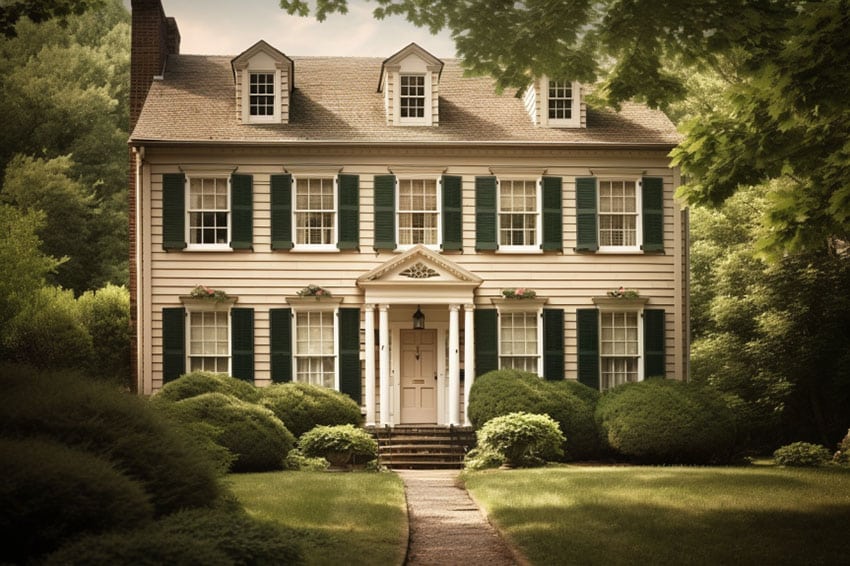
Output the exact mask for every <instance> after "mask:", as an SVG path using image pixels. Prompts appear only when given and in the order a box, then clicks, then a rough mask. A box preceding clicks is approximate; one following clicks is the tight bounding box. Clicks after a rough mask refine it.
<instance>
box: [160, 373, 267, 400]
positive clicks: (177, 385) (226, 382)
mask: <svg viewBox="0 0 850 566" xmlns="http://www.w3.org/2000/svg"><path fill="white" fill-rule="evenodd" d="M204 393H223V394H225V395H230V396H232V397H236V398H237V399H241V400H242V401H248V402H249V403H256V402H258V401H259V400H260V398H261V397H262V394H261V393H260V390H259V389H258V388H257V387H255V386H254V385H253V384H252V383H248V382H247V381H244V380H241V379H236V378H235V377H230V376H229V375H227V374H226V373H213V372H211V371H193V372H191V373H187V374H184V375H181V376H180V377H179V378H178V379H175V380H174V381H171V382H169V383H166V384H165V385H164V386H163V387H162V389H160V390H159V392H158V393H157V394H156V395H154V396H153V397H151V402H152V403H164V402H168V401H171V402H174V401H182V400H183V399H189V398H190V397H197V396H198V395H203V394H204Z"/></svg>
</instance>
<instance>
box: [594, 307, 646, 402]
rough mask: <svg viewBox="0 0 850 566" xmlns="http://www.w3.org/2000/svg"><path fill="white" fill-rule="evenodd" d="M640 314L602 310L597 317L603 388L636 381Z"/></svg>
mask: <svg viewBox="0 0 850 566" xmlns="http://www.w3.org/2000/svg"><path fill="white" fill-rule="evenodd" d="M639 314H640V313H638V312H637V311H623V312H620V311H602V312H600V313H599V316H600V338H599V354H600V365H601V368H600V370H601V379H602V383H601V388H602V390H603V391H605V390H607V389H611V388H612V387H616V386H617V385H622V384H623V383H630V382H633V381H638V380H639V379H640V378H641V376H640V367H639V364H638V361H639V359H640V348H639V345H640V342H641V340H640V335H639V332H640V325H639V324H638V320H639V318H640V316H639Z"/></svg>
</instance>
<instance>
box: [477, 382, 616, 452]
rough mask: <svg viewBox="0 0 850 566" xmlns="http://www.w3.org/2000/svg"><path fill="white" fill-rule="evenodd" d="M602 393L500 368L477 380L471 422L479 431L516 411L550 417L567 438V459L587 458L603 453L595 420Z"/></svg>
mask: <svg viewBox="0 0 850 566" xmlns="http://www.w3.org/2000/svg"><path fill="white" fill-rule="evenodd" d="M597 398H598V393H597V392H595V391H594V390H593V389H591V388H589V387H587V386H585V385H583V384H580V383H575V382H571V381H564V380H559V381H546V380H543V379H541V378H540V377H538V376H537V375H535V374H533V373H529V372H524V371H518V370H512V369H500V370H495V371H491V372H488V373H485V374H484V375H481V376H479V377H477V378H476V379H475V382H474V383H473V384H472V390H471V391H470V395H469V419H470V421H471V422H472V425H473V426H474V427H475V428H476V429H480V428H481V427H482V426H484V423H486V422H487V421H489V420H490V419H492V418H495V417H499V416H503V415H507V414H510V413H515V412H525V413H533V414H540V415H549V416H550V417H552V418H553V419H555V421H557V422H558V425H559V427H560V428H561V432H562V433H563V434H564V436H565V437H566V439H567V440H566V444H565V446H564V451H565V457H566V458H569V459H587V458H593V457H596V456H598V454H599V437H600V433H599V428H598V426H597V424H596V420H595V419H594V416H593V412H594V409H595V404H596V399H597Z"/></svg>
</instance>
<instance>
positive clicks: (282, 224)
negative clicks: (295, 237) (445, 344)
mask: <svg viewBox="0 0 850 566" xmlns="http://www.w3.org/2000/svg"><path fill="white" fill-rule="evenodd" d="M270 185H271V186H270V190H271V222H272V249H273V250H290V249H292V175H272V176H271V178H270Z"/></svg>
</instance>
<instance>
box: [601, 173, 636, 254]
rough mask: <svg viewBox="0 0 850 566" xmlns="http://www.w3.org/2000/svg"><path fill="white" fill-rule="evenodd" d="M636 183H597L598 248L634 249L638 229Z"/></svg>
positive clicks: (606, 181)
mask: <svg viewBox="0 0 850 566" xmlns="http://www.w3.org/2000/svg"><path fill="white" fill-rule="evenodd" d="M638 199H639V191H638V182H637V181H635V180H627V179H599V210H598V215H599V247H600V249H604V248H606V247H609V248H610V247H620V248H621V247H631V248H637V247H638V246H639V245H640V242H639V241H638V226H639V222H638V220H639V218H638V216H639V213H640V212H639V211H640V206H639V202H638Z"/></svg>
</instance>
